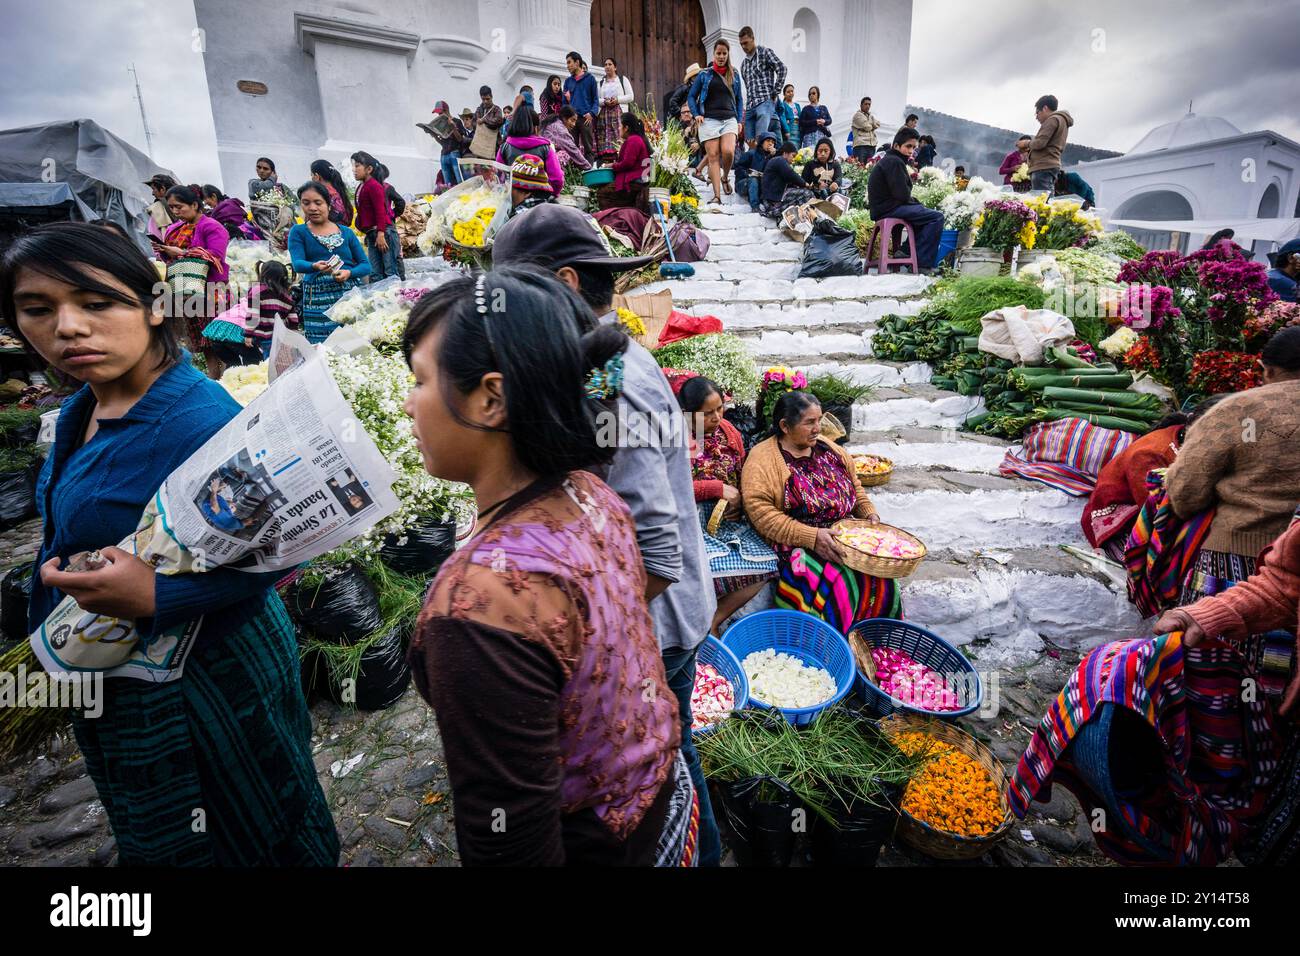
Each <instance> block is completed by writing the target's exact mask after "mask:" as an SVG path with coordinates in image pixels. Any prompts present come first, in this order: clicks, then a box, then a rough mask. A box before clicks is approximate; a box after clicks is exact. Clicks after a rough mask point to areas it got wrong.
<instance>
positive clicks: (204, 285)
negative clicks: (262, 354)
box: [154, 186, 230, 378]
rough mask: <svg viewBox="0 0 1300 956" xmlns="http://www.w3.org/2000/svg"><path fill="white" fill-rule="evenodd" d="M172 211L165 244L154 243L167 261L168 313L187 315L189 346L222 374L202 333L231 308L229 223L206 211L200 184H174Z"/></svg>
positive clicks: (211, 372) (169, 201) (211, 370)
mask: <svg viewBox="0 0 1300 956" xmlns="http://www.w3.org/2000/svg"><path fill="white" fill-rule="evenodd" d="M167 211H168V212H170V213H171V217H172V219H173V220H174V221H173V222H172V224H171V225H170V226H168V227H167V231H166V233H164V235H163V239H162V242H157V241H155V242H154V253H155V255H157V257H158V258H159V259H161V260H162V261H163V262H165V263H167V282H168V284H169V286H170V287H171V292H172V295H171V301H170V303H169V308H170V309H171V311H170V312H169V313H168V314H169V315H173V316H184V318H185V334H186V340H187V344H188V345H189V347H190V348H191V349H192V350H193V351H195V352H200V353H202V355H203V358H204V360H205V361H206V362H207V366H208V375H209V376H210V377H212V378H220V377H221V361H220V359H218V358H217V357H216V355H215V354H214V353H213V351H212V343H210V342H209V341H208V340H207V339H205V338H204V337H203V329H204V327H205V326H206V325H207V324H208V323H209V322H211V321H212V319H213V318H215V317H216V316H217V315H218V314H219V313H221V312H224V311H225V309H226V306H227V293H228V289H227V287H226V286H227V283H228V282H229V281H230V267H229V266H228V265H227V264H226V246H227V245H229V243H230V235H229V234H228V233H227V232H226V230H225V227H224V226H222V225H221V223H219V222H217V221H216V220H215V219H213V218H211V217H209V216H207V215H205V214H204V212H203V196H202V191H201V190H200V189H199V188H198V187H197V186H173V187H172V188H171V189H169V190H167Z"/></svg>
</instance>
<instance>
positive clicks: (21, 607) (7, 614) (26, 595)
mask: <svg viewBox="0 0 1300 956" xmlns="http://www.w3.org/2000/svg"><path fill="white" fill-rule="evenodd" d="M32 571H33V565H32V564H31V563H30V562H28V563H27V564H20V565H18V566H17V567H14V568H10V569H9V570H8V571H6V572H5V573H4V577H2V578H0V643H4V642H10V643H17V642H18V641H22V640H26V638H27V605H28V603H29V602H30V601H31V598H32Z"/></svg>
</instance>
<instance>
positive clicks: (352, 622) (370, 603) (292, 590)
mask: <svg viewBox="0 0 1300 956" xmlns="http://www.w3.org/2000/svg"><path fill="white" fill-rule="evenodd" d="M284 603H285V604H286V605H287V606H288V608H289V613H290V614H292V615H293V617H294V619H295V620H297V621H298V623H299V624H301V625H302V626H303V627H305V628H307V630H309V631H311V632H312V633H313V634H314V635H316V636H317V637H319V638H322V639H324V640H332V641H337V642H339V643H352V642H354V641H359V640H361V639H363V638H365V637H368V636H369V635H371V634H373V633H374V632H375V631H377V630H379V627H380V625H381V624H383V618H382V616H381V614H380V611H379V597H378V595H376V594H375V588H374V585H372V584H371V583H370V579H369V578H368V577H366V575H365V572H363V571H362V570H361V569H360V568H358V567H356V566H355V565H347V566H345V567H343V568H339V569H338V570H332V571H330V572H329V573H328V574H327V575H326V577H325V580H324V581H322V582H321V583H320V585H319V586H317V585H314V584H304V583H303V581H302V579H301V578H300V579H298V580H297V581H295V582H294V583H293V584H291V585H290V586H289V587H288V588H287V589H286V593H285V602H284Z"/></svg>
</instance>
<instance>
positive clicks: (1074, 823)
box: [0, 522, 1102, 866]
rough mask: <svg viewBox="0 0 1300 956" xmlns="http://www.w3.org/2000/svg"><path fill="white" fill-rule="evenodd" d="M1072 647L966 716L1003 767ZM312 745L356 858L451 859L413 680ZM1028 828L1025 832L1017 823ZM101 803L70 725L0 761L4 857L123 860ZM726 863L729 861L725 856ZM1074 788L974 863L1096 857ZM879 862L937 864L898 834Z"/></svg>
mask: <svg viewBox="0 0 1300 956" xmlns="http://www.w3.org/2000/svg"><path fill="white" fill-rule="evenodd" d="M38 536H39V528H37V527H36V523H35V522H28V523H27V524H25V525H22V526H20V527H19V528H16V529H14V530H13V531H10V532H9V533H7V534H5V535H0V559H3V565H7V564H13V563H16V562H18V561H21V560H30V557H31V555H32V554H33V553H34V551H35V548H36V545H37V543H38ZM3 565H0V566H3ZM1077 661H1078V655H1077V653H1071V652H1065V651H1059V652H1058V651H1045V652H1044V653H1043V655H1042V656H1041V658H1040V659H1039V660H1037V661H1035V662H1034V663H1032V664H1028V665H1024V666H1021V667H1019V668H1016V669H1014V670H1010V671H1004V672H1003V673H1002V674H1001V675H1000V676H1001V709H1000V711H999V713H998V716H997V717H995V718H992V719H988V720H973V721H967V722H966V728H967V729H968V730H969V731H971V732H972V733H974V734H975V735H976V736H978V737H981V738H982V739H984V740H985V741H986V742H987V743H988V744H989V745H990V747H992V749H993V751H994V753H995V754H996V755H997V756H998V758H999V759H1000V760H1001V761H1002V762H1003V764H1004V765H1006V766H1007V767H1008V768H1010V767H1012V766H1014V765H1015V762H1016V760H1017V759H1018V758H1019V755H1020V753H1021V751H1022V750H1023V749H1024V746H1025V743H1026V742H1027V741H1028V739H1029V736H1030V733H1031V732H1032V730H1033V727H1034V726H1035V725H1036V724H1037V721H1038V720H1039V718H1040V717H1041V716H1042V713H1043V711H1044V709H1045V708H1046V706H1047V704H1048V703H1049V702H1050V701H1051V699H1052V698H1053V697H1054V696H1055V694H1056V693H1057V691H1058V690H1059V689H1060V687H1061V685H1062V684H1063V683H1064V681H1065V677H1066V675H1067V674H1068V673H1069V671H1070V669H1071V668H1072V667H1073V666H1074V665H1075V664H1076V663H1077ZM312 725H313V734H312V752H313V754H314V756H315V762H316V769H317V771H318V772H319V774H320V780H321V786H322V787H323V788H324V790H325V794H326V797H327V799H328V800H329V804H330V809H331V810H332V812H333V814H334V820H335V823H336V824H337V826H338V830H339V839H340V842H341V844H342V847H343V852H342V857H341V860H340V862H341V863H342V864H344V865H349V866H455V865H457V862H458V861H457V855H456V839H455V830H454V827H453V818H452V806H451V796H450V790H449V787H448V783H447V772H446V768H445V766H444V765H443V756H442V746H441V742H440V740H439V737H438V726H437V722H436V721H435V720H434V717H433V713H432V712H431V711H430V710H429V708H428V707H427V706H426V705H425V703H424V701H423V700H422V699H421V698H420V697H419V695H418V694H417V693H416V692H415V690H414V688H410V689H408V690H407V692H406V693H405V694H404V695H403V696H402V698H401V699H400V700H399V701H398V702H397V703H396V704H395V705H394V706H392V707H390V708H389V709H388V710H385V711H382V712H378V713H366V712H359V711H355V710H350V709H346V708H342V707H339V706H337V705H335V704H333V703H331V702H329V701H319V702H317V703H315V704H313V705H312ZM1022 830H1024V831H1028V832H1029V834H1030V835H1031V836H1032V840H1026V839H1025V838H1024V837H1023V836H1022V833H1021V831H1022ZM116 856H117V854H116V845H115V843H114V840H113V837H112V833H111V830H110V828H109V826H108V820H107V817H106V815H105V813H104V808H103V806H102V804H100V802H99V801H98V800H97V799H96V796H95V788H94V785H93V783H92V782H91V780H90V778H89V777H87V776H86V771H85V761H84V760H83V759H82V757H81V756H80V754H79V753H78V751H77V745H76V741H75V740H74V739H73V738H72V736H71V733H68V734H66V735H63V736H60V737H57V738H55V739H53V740H51V741H49V742H48V744H47V745H46V746H45V747H43V748H41V749H40V751H39V752H38V753H32V754H27V755H24V756H22V757H19V758H17V759H15V760H13V761H11V762H10V763H9V764H8V765H7V766H4V767H0V865H8V866H14V865H17V866H49V865H53V866H105V865H109V864H112V863H113V862H115V861H116ZM728 862H729V861H728ZM1100 862H1102V858H1101V857H1100V856H1099V855H1098V854H1097V852H1096V850H1095V849H1094V845H1093V841H1092V838H1091V834H1090V833H1089V832H1088V828H1087V823H1086V821H1085V820H1084V817H1083V814H1082V813H1081V812H1080V810H1079V806H1078V804H1077V802H1076V801H1075V800H1074V797H1073V796H1072V795H1071V794H1070V793H1069V792H1068V791H1066V790H1065V789H1064V788H1060V787H1058V788H1056V790H1055V793H1054V795H1053V799H1052V801H1051V803H1048V804H1040V805H1038V809H1037V810H1036V812H1035V814H1034V815H1033V817H1031V819H1030V820H1028V821H1025V822H1024V823H1023V824H1019V825H1017V826H1016V827H1015V828H1014V829H1013V830H1012V832H1011V833H1010V834H1009V835H1008V838H1007V839H1006V840H1005V841H1003V842H1002V844H1001V845H999V846H998V847H996V848H995V849H994V850H993V851H992V852H991V853H989V854H987V855H986V856H985V857H983V858H982V859H981V860H978V861H975V862H974V863H973V864H967V865H974V866H1050V865H1082V864H1098V863H1100ZM880 863H881V865H884V866H918V865H921V866H925V865H934V861H929V860H926V859H925V858H924V857H921V856H920V855H919V854H916V853H915V852H914V851H911V850H909V849H908V848H907V847H904V846H902V845H900V844H893V845H890V846H888V847H886V849H885V851H884V852H883V853H882V855H881V859H880Z"/></svg>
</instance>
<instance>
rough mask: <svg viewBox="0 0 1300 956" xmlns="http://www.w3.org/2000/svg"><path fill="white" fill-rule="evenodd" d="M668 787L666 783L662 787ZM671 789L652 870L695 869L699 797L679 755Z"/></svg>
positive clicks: (675, 761)
mask: <svg viewBox="0 0 1300 956" xmlns="http://www.w3.org/2000/svg"><path fill="white" fill-rule="evenodd" d="M687 733H689V731H687ZM668 785H669V783H668V782H665V784H664V786H668ZM671 786H672V787H673V794H672V796H671V797H670V798H669V801H668V814H667V816H666V818H665V819H664V825H663V829H662V830H661V831H660V832H659V842H658V843H657V844H656V846H655V866H671V867H680V866H698V865H699V849H700V846H699V842H700V795H699V794H698V793H697V792H696V791H695V784H694V783H693V782H692V781H691V773H690V770H689V769H688V768H687V766H686V758H684V757H683V756H682V754H681V751H678V752H677V756H676V758H675V759H674V761H673V771H672V780H671Z"/></svg>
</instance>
